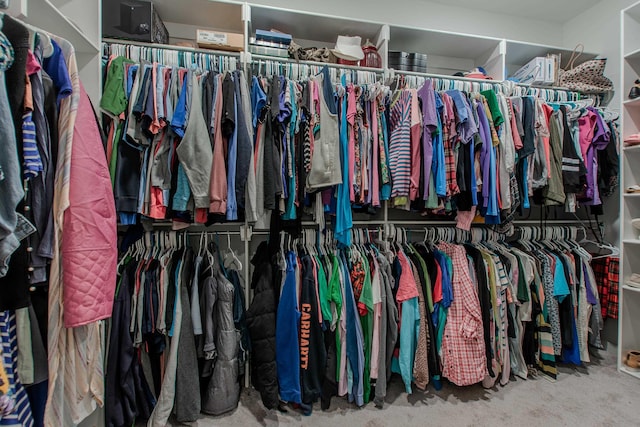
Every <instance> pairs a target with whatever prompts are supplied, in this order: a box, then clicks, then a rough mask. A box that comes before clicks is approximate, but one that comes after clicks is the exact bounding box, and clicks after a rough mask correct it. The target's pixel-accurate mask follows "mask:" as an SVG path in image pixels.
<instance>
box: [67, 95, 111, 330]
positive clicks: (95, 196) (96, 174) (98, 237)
mask: <svg viewBox="0 0 640 427" xmlns="http://www.w3.org/2000/svg"><path fill="white" fill-rule="evenodd" d="M69 202H70V205H69V208H68V209H67V210H66V211H65V213H64V226H63V229H62V280H63V299H64V324H65V326H66V327H67V328H71V327H76V326H81V325H86V324H88V323H92V322H95V321H97V320H102V319H106V318H109V317H111V310H112V307H113V297H114V292H115V286H116V264H117V258H118V247H117V229H116V226H117V223H116V210H115V204H114V198H113V190H112V188H111V180H110V178H109V169H108V167H107V161H106V156H105V152H104V148H103V146H102V139H101V137H100V131H99V129H98V124H97V123H96V119H95V116H94V113H93V108H92V106H91V103H90V101H89V97H88V95H87V93H86V92H85V90H84V87H82V84H80V100H79V105H78V113H77V117H76V122H75V125H74V129H73V145H72V152H71V172H70V182H69Z"/></svg>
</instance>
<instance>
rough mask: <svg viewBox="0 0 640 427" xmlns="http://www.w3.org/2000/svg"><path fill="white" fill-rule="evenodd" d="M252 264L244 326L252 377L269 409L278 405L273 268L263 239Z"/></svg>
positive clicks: (275, 290)
mask: <svg viewBox="0 0 640 427" xmlns="http://www.w3.org/2000/svg"><path fill="white" fill-rule="evenodd" d="M251 263H252V264H253V266H254V271H253V277H252V278H251V287H252V289H253V301H251V305H250V306H249V309H248V310H247V317H246V319H247V328H248V329H249V336H250V337H251V380H252V383H253V385H254V387H255V388H256V390H258V391H259V392H260V395H261V396H262V403H263V404H264V406H266V407H267V408H268V409H273V408H276V407H277V406H278V403H279V398H278V375H277V370H276V310H277V307H278V302H277V297H276V296H277V292H278V286H276V285H275V284H276V283H277V282H276V280H275V279H276V278H275V273H276V269H274V268H273V265H272V263H271V254H270V250H269V247H268V244H267V243H266V242H262V243H261V244H260V246H258V250H257V251H256V254H255V255H254V256H253V259H252V260H251Z"/></svg>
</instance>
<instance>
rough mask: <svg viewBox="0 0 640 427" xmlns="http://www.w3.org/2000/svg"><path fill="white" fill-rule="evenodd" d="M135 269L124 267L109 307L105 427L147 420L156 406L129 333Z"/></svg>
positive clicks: (135, 265) (134, 264)
mask: <svg viewBox="0 0 640 427" xmlns="http://www.w3.org/2000/svg"><path fill="white" fill-rule="evenodd" d="M136 268H137V263H136V262H130V263H128V264H127V265H126V267H125V270H124V273H123V275H122V277H121V279H120V285H119V288H118V292H117V295H116V299H115V301H114V303H113V317H112V318H111V333H110V334H109V350H108V352H107V369H106V371H105V415H106V419H105V424H106V426H107V427H122V426H130V425H132V424H133V423H134V422H135V420H136V418H139V419H147V418H149V416H150V415H151V412H152V410H153V407H154V406H155V404H156V401H155V398H153V394H151V390H150V389H149V385H148V383H147V380H146V379H145V376H144V374H143V373H142V366H141V365H140V361H139V358H138V357H137V355H136V350H135V349H134V347H133V341H132V339H131V334H130V333H129V323H130V322H131V292H132V284H133V282H134V281H135V277H134V276H135V271H136Z"/></svg>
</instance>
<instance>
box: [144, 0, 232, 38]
mask: <svg viewBox="0 0 640 427" xmlns="http://www.w3.org/2000/svg"><path fill="white" fill-rule="evenodd" d="M153 5H154V7H155V8H156V11H157V12H158V15H160V19H162V20H163V21H165V22H174V23H177V24H187V25H192V26H195V27H200V28H213V29H217V30H226V31H230V32H235V33H243V32H244V24H243V23H242V4H241V3H230V2H222V1H211V0H180V1H176V0H153ZM193 36H194V37H195V33H194V34H193Z"/></svg>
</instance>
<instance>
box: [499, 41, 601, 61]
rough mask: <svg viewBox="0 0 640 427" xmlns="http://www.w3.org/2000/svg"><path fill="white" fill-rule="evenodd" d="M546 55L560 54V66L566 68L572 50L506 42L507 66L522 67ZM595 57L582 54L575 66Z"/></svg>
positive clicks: (590, 54) (594, 55)
mask: <svg viewBox="0 0 640 427" xmlns="http://www.w3.org/2000/svg"><path fill="white" fill-rule="evenodd" d="M548 53H559V54H561V55H562V58H561V60H562V66H566V63H567V62H568V61H569V58H571V54H572V53H573V49H566V48H563V47H555V46H545V45H541V44H536V43H527V42H519V41H513V40H507V64H513V65H520V66H522V65H524V64H526V63H528V62H529V61H531V60H532V59H533V58H535V57H536V56H547V54H548ZM596 56H598V55H597V54H595V53H588V52H584V53H583V54H582V55H580V57H579V58H578V60H577V61H576V65H578V64H581V63H583V62H584V61H587V60H589V59H593V58H595V57H596Z"/></svg>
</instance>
